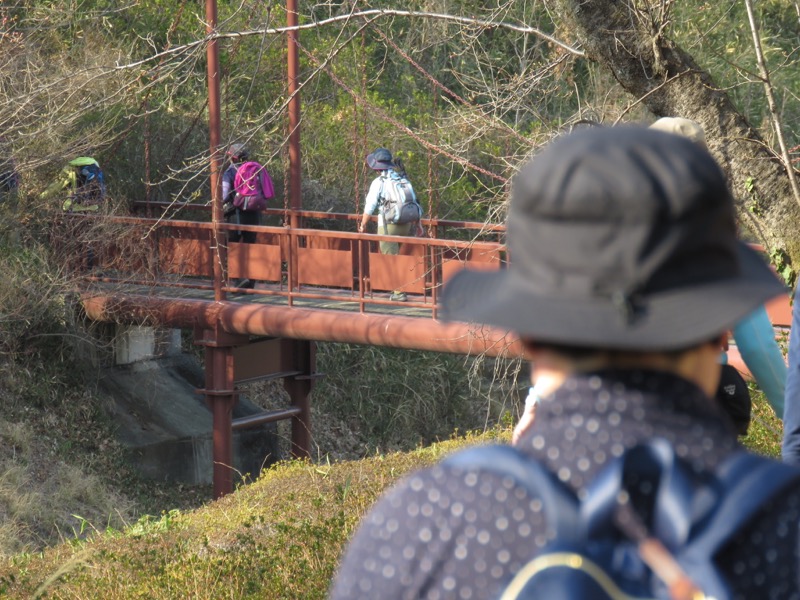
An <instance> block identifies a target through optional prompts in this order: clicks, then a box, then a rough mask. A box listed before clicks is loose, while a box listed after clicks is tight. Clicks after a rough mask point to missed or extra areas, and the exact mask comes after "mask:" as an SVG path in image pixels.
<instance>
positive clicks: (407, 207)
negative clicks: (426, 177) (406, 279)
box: [358, 148, 423, 302]
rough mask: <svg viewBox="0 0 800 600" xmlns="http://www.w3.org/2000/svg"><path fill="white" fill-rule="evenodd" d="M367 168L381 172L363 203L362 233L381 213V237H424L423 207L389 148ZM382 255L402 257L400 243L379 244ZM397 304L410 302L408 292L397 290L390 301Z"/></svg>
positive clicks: (377, 154)
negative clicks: (372, 216) (371, 219)
mask: <svg viewBox="0 0 800 600" xmlns="http://www.w3.org/2000/svg"><path fill="white" fill-rule="evenodd" d="M367 166H368V167H369V168H370V169H372V170H373V171H378V176H377V177H376V178H375V179H373V180H372V183H371V184H370V186H369V191H368V192H367V197H366V200H365V202H364V212H363V214H362V217H361V221H360V222H359V224H358V231H359V233H363V232H364V231H366V229H367V223H369V218H370V216H371V215H372V214H373V213H374V212H375V210H376V209H380V210H379V212H378V233H382V234H383V235H403V236H413V235H416V236H421V235H422V234H423V231H422V225H421V224H420V219H421V218H422V207H421V206H420V204H419V202H418V200H417V195H416V193H415V192H414V188H413V186H412V185H411V182H410V181H409V180H408V177H407V176H406V174H405V170H404V169H403V168H402V165H399V164H398V162H397V161H395V160H394V159H393V157H392V153H391V152H389V150H387V149H386V148H378V149H376V150H375V151H374V152H372V153H371V154H369V155H368V156H367ZM379 246H380V250H381V254H399V253H400V244H399V243H398V242H380V244H379ZM389 299H390V300H394V301H396V302H405V301H406V300H408V298H407V296H406V294H405V292H403V291H401V290H395V291H394V292H392V294H391V296H390V297H389Z"/></svg>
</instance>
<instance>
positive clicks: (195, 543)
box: [0, 394, 780, 600]
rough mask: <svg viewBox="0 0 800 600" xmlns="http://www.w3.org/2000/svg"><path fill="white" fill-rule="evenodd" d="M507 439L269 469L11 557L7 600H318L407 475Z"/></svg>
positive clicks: (760, 403) (4, 585) (761, 444)
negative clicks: (191, 505) (360, 532)
mask: <svg viewBox="0 0 800 600" xmlns="http://www.w3.org/2000/svg"><path fill="white" fill-rule="evenodd" d="M756 399H757V402H756V413H755V421H754V424H753V426H752V428H751V432H750V435H749V436H748V437H747V438H746V439H745V442H746V443H747V444H748V445H750V446H751V447H754V448H756V449H758V450H759V451H761V452H765V453H768V454H771V455H775V454H777V453H779V450H780V423H779V422H776V420H775V418H774V416H772V412H771V410H770V409H769V408H768V407H767V406H766V404H765V402H764V400H763V398H761V397H760V394H756ZM509 437H510V431H509V430H507V429H505V430H504V429H497V430H492V431H489V432H487V433H484V434H482V435H469V436H466V437H464V438H460V439H457V440H452V441H448V442H443V443H436V444H432V445H429V446H426V447H421V448H419V449H417V450H414V451H410V452H396V453H390V454H385V455H383V454H381V455H376V456H372V457H368V458H365V459H362V460H357V461H342V462H338V463H332V464H327V463H318V464H310V463H306V462H289V463H283V464H279V465H276V466H275V467H273V468H271V469H270V470H269V471H267V472H265V473H264V474H263V475H262V476H261V478H260V479H259V480H258V481H256V482H255V483H253V484H250V485H247V486H244V487H242V488H240V489H238V490H237V491H236V492H235V493H233V494H231V495H230V496H227V497H225V498H223V499H221V500H218V501H215V502H212V503H209V504H207V505H206V506H203V507H202V508H199V509H197V510H194V511H188V512H181V511H177V510H173V511H167V512H165V513H163V514H161V515H160V516H158V517H146V518H142V519H140V520H139V521H138V522H136V523H134V524H132V525H131V526H129V527H127V528H125V529H123V530H121V531H119V530H102V529H101V530H96V531H95V530H94V528H92V534H93V535H91V536H90V537H89V538H87V539H85V540H75V541H72V542H67V543H64V544H60V545H58V546H55V547H53V548H48V549H47V550H45V551H44V552H42V553H36V554H20V555H16V556H12V557H9V558H7V559H6V560H5V561H4V564H3V565H2V566H0V593H2V594H3V596H4V597H9V598H31V597H44V596H45V595H46V597H48V598H73V599H86V600H89V599H92V598H107V599H115V598H120V599H121V598H150V599H163V600H170V599H173V598H193V599H212V598H271V599H272V598H274V599H284V598H285V599H296V600H301V599H302V600H314V599H322V598H324V597H325V593H326V591H327V589H328V586H329V583H330V579H331V577H332V576H333V573H334V571H335V568H336V564H337V560H338V557H339V555H340V553H341V551H342V549H343V547H344V544H345V543H346V542H347V540H348V539H349V537H350V535H351V534H352V532H353V530H354V528H355V527H356V526H357V524H358V522H359V520H360V518H361V516H362V515H363V513H364V511H365V510H366V509H367V508H368V507H369V506H370V505H371V504H372V503H373V501H374V500H375V499H376V497H377V496H378V495H379V494H380V493H381V492H382V491H383V490H384V489H385V488H386V487H387V486H390V485H391V484H392V483H393V482H395V481H396V480H397V479H398V478H399V477H402V476H403V475H404V474H405V473H407V472H408V471H409V470H413V469H416V468H420V467H423V466H426V465H430V464H432V463H433V462H435V461H436V460H438V459H440V458H441V457H442V456H444V455H445V454H447V453H449V452H452V451H454V450H457V449H459V448H461V447H464V446H465V445H470V444H478V443H491V442H494V441H508V439H509Z"/></svg>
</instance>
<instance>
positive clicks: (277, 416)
mask: <svg viewBox="0 0 800 600" xmlns="http://www.w3.org/2000/svg"><path fill="white" fill-rule="evenodd" d="M300 412H301V409H300V408H299V407H297V406H290V407H289V408H283V409H276V410H271V411H269V412H263V413H258V414H256V415H250V416H247V417H239V418H238V419H234V420H233V421H231V427H232V428H233V430H234V431H238V430H239V429H248V428H250V427H257V426H259V425H263V424H264V423H274V422H275V421H283V420H286V419H291V418H292V417H296V416H297V415H299V414H300Z"/></svg>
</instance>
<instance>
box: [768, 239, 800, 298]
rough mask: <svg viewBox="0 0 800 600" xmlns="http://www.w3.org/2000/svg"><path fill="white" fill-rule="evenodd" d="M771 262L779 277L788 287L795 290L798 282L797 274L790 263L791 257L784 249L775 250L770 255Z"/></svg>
mask: <svg viewBox="0 0 800 600" xmlns="http://www.w3.org/2000/svg"><path fill="white" fill-rule="evenodd" d="M769 262H770V263H772V266H774V267H775V270H776V271H777V273H778V275H780V276H781V278H783V281H784V282H785V283H786V285H787V287H789V288H790V289H794V284H795V281H796V280H797V272H796V271H795V270H794V268H793V267H792V264H791V262H790V261H789V255H788V254H787V253H786V251H785V250H783V248H775V249H773V250H772V252H770V253H769Z"/></svg>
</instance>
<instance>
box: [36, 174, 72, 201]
mask: <svg viewBox="0 0 800 600" xmlns="http://www.w3.org/2000/svg"><path fill="white" fill-rule="evenodd" d="M74 182H75V171H73V170H72V169H62V170H61V173H60V174H59V178H58V179H56V180H55V181H54V182H53V183H51V184H50V185H49V186H47V189H45V191H43V192H42V193H41V194H39V197H40V198H43V199H46V198H50V197H52V196H55V195H56V194H58V193H60V192H62V191H64V190H65V189H66V188H68V187H71V186H73V184H74Z"/></svg>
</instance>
